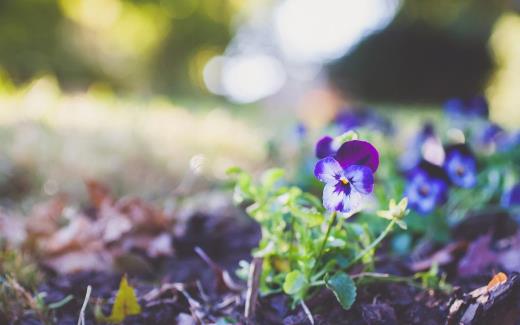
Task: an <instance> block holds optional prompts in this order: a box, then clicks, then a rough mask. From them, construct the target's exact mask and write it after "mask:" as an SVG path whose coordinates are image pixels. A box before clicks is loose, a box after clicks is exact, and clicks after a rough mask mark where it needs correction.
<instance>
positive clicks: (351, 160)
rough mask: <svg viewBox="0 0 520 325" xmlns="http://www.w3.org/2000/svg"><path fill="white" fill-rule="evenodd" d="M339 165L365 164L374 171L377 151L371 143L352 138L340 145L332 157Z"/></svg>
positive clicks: (376, 162) (377, 155) (376, 164)
mask: <svg viewBox="0 0 520 325" xmlns="http://www.w3.org/2000/svg"><path fill="white" fill-rule="evenodd" d="M334 158H336V160H337V161H338V162H339V164H340V165H341V167H343V168H347V167H349V166H352V165H361V166H366V167H368V168H370V169H371V170H372V172H373V173H375V172H376V170H377V167H378V166H379V153H378V152H377V150H376V148H374V146H373V145H371V144H370V143H368V142H366V141H361V140H352V141H348V142H345V143H344V144H342V145H341V147H340V148H339V149H338V152H337V153H336V156H335V157H334Z"/></svg>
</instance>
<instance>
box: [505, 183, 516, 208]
mask: <svg viewBox="0 0 520 325" xmlns="http://www.w3.org/2000/svg"><path fill="white" fill-rule="evenodd" d="M501 203H502V206H503V207H506V208H509V207H512V206H515V205H516V206H519V205H520V183H518V184H516V185H515V186H513V187H512V188H511V189H509V190H508V191H507V192H505V193H504V194H503V195H502V202H501Z"/></svg>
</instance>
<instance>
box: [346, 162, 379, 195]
mask: <svg viewBox="0 0 520 325" xmlns="http://www.w3.org/2000/svg"><path fill="white" fill-rule="evenodd" d="M345 177H347V179H348V180H349V182H350V183H351V184H352V186H353V187H354V189H355V190H356V191H358V192H360V193H362V194H368V193H371V192H372V190H373V189H374V175H373V174H372V170H371V169H370V168H368V167H365V166H359V165H353V166H350V167H348V168H347V169H346V170H345Z"/></svg>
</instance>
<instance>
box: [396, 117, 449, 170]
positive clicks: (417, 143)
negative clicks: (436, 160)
mask: <svg viewBox="0 0 520 325" xmlns="http://www.w3.org/2000/svg"><path fill="white" fill-rule="evenodd" d="M426 143H431V144H433V143H436V144H439V146H440V140H439V139H438V137H437V135H436V134H435V129H434V127H433V124H431V123H429V122H428V123H425V124H424V125H423V127H422V128H421V130H420V131H419V133H418V134H417V135H416V136H415V137H414V138H413V139H412V140H411V141H410V143H408V145H407V147H406V150H405V152H404V153H403V155H402V156H401V158H400V159H399V165H400V167H401V169H402V170H404V171H407V170H411V169H413V168H414V167H415V166H417V165H418V164H419V162H420V161H421V160H422V159H424V157H423V155H424V153H423V149H428V148H423V147H425V144H426Z"/></svg>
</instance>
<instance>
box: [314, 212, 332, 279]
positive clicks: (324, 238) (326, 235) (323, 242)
mask: <svg viewBox="0 0 520 325" xmlns="http://www.w3.org/2000/svg"><path fill="white" fill-rule="evenodd" d="M337 215H338V214H337V213H336V211H334V212H333V213H332V215H331V216H330V220H329V224H328V225H327V231H326V232H325V237H323V241H322V242H321V246H320V250H319V251H318V257H317V258H316V262H315V263H314V267H313V268H312V270H311V273H310V274H311V275H312V274H314V271H315V270H316V268H317V267H318V264H319V263H320V259H321V256H322V255H323V251H324V250H325V245H326V244H327V240H329V236H330V231H331V230H332V226H333V225H334V222H336V218H337Z"/></svg>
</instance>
